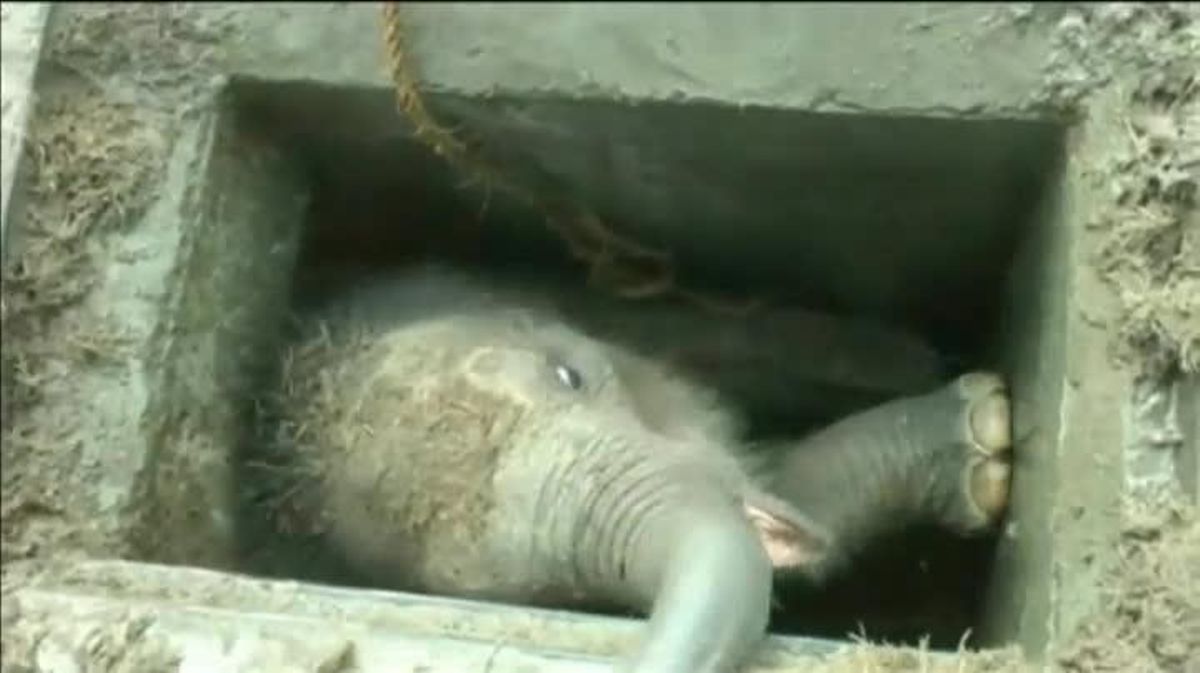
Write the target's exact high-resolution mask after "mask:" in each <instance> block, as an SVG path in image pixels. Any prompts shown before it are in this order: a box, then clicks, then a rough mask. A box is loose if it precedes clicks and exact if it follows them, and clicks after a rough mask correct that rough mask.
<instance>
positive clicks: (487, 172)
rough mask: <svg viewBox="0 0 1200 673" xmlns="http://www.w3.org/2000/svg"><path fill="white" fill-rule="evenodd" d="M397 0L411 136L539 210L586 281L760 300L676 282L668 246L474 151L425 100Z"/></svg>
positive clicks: (386, 11)
mask: <svg viewBox="0 0 1200 673" xmlns="http://www.w3.org/2000/svg"><path fill="white" fill-rule="evenodd" d="M405 36H406V31H405V26H404V20H403V17H402V16H401V12H400V3H398V2H385V3H383V38H384V45H385V47H386V51H387V54H386V55H387V64H388V67H389V70H390V73H391V77H392V82H393V84H394V86H395V90H396V107H397V109H398V110H399V112H400V114H401V115H403V116H404V117H406V118H408V120H409V121H410V122H411V123H412V125H413V128H414V135H415V136H416V138H417V139H418V140H419V141H421V142H423V143H424V144H426V145H427V146H429V147H430V149H432V150H433V152H434V153H436V154H437V155H438V156H440V157H442V158H443V159H445V160H446V161H448V162H449V163H450V164H451V165H452V166H454V167H455V168H456V169H458V170H459V171H461V172H462V173H463V174H464V175H466V176H467V177H468V180H469V181H472V182H475V183H477V184H482V185H484V187H485V188H486V189H487V190H488V193H490V190H491V189H492V188H494V187H498V188H500V189H502V190H503V191H505V192H506V193H508V194H509V195H511V196H513V197H515V198H516V199H518V200H519V201H521V202H522V203H524V204H525V205H526V206H529V207H530V208H532V209H533V210H535V211H537V212H539V213H540V214H541V215H542V217H543V220H544V222H545V224H546V226H547V227H549V228H550V230H551V231H553V232H555V233H556V234H558V235H559V236H560V237H561V238H562V239H563V241H564V242H565V244H566V246H567V250H568V252H569V253H570V254H571V256H572V257H574V258H575V259H577V260H579V261H581V262H583V263H584V264H585V265H586V266H587V268H588V281H589V283H591V284H593V285H599V286H601V287H604V288H607V289H608V290H609V291H611V292H613V293H614V294H616V295H617V296H619V297H623V298H626V299H650V298H654V297H664V296H669V295H677V296H680V297H682V298H683V299H685V300H686V301H689V302H691V303H694V304H696V305H699V306H701V307H702V308H704V309H706V310H711V311H718V312H725V313H739V314H740V313H747V312H749V311H752V310H755V309H757V308H758V307H759V305H760V302H757V301H755V302H745V301H742V302H730V301H728V300H723V299H715V298H713V297H708V296H703V295H700V294H698V293H695V292H691V291H688V290H685V289H683V288H680V287H679V286H677V284H676V282H675V280H676V278H675V266H674V263H673V260H672V258H671V255H670V254H669V253H667V252H663V251H658V250H653V249H650V248H647V247H645V246H643V245H641V244H639V243H637V242H636V241H633V240H632V239H629V238H627V237H625V236H622V235H620V234H618V233H617V232H615V231H613V230H612V229H610V228H609V227H607V226H606V225H605V224H604V223H603V222H602V221H601V219H600V218H599V217H597V216H596V215H595V214H593V213H591V212H588V211H586V210H584V209H582V208H581V207H579V206H576V205H573V204H567V203H562V202H554V201H551V200H544V199H541V198H538V197H537V195H535V194H534V193H533V192H532V191H530V190H528V189H526V188H524V187H523V186H521V185H519V184H517V183H515V182H513V181H511V180H507V179H505V177H504V176H503V175H502V174H501V173H500V172H499V171H498V170H496V169H495V168H494V167H493V166H491V165H490V164H488V162H486V161H485V160H484V159H483V158H482V157H480V156H478V155H475V156H473V155H472V154H471V152H469V150H468V148H467V145H466V143H464V142H463V141H461V140H460V139H459V138H457V137H455V135H454V134H453V133H452V132H451V131H450V130H449V129H447V128H445V127H444V126H442V125H441V124H439V123H438V121H437V120H436V119H434V118H433V115H431V114H430V112H429V109H428V108H427V107H426V105H425V101H424V98H423V97H422V96H421V93H420V91H419V89H418V84H417V80H416V77H415V75H414V73H415V72H416V68H415V67H414V66H413V63H412V60H411V58H410V51H409V49H408V48H407V46H408V45H407V43H406V37H405Z"/></svg>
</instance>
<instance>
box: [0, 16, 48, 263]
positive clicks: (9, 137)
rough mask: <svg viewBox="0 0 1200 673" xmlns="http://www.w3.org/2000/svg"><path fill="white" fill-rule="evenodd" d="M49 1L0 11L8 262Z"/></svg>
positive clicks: (2, 242) (0, 164) (1, 230)
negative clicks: (10, 229)
mask: <svg viewBox="0 0 1200 673" xmlns="http://www.w3.org/2000/svg"><path fill="white" fill-rule="evenodd" d="M49 16H50V4H49V3H46V2H20V3H18V2H6V3H4V5H3V9H0V44H2V45H3V54H4V58H3V59H0V62H2V63H3V68H2V69H0V109H2V110H3V112H2V117H0V139H2V141H0V142H2V144H0V154H2V156H3V160H2V161H0V260H3V259H7V254H8V249H9V247H10V246H9V245H8V229H9V227H8V224H9V220H11V219H12V218H11V217H9V214H10V211H11V212H16V208H15V207H14V206H13V200H12V196H13V194H14V191H19V190H14V186H15V183H16V182H17V181H18V176H19V175H20V173H21V166H22V164H23V162H22V158H23V156H24V146H25V136H26V133H25V132H26V129H27V128H28V126H29V123H30V119H31V117H32V114H31V113H32V110H33V107H34V105H35V104H36V94H35V92H34V79H35V76H36V74H37V69H38V62H39V61H40V59H41V53H42V43H43V41H44V37H45V35H46V25H47V24H48V23H49V21H48V19H49Z"/></svg>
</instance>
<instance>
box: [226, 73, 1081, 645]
mask: <svg viewBox="0 0 1200 673" xmlns="http://www.w3.org/2000/svg"><path fill="white" fill-rule="evenodd" d="M238 94H239V98H240V105H241V108H240V109H241V111H242V112H241V114H243V115H245V116H246V117H247V119H250V120H252V121H253V122H254V123H255V124H257V127H258V128H260V129H265V130H266V131H264V132H266V133H269V134H270V135H271V136H272V137H273V138H274V141H275V142H276V143H277V144H278V145H279V146H280V147H286V148H289V150H288V151H289V152H290V153H291V155H292V156H293V157H294V159H295V161H296V162H298V163H299V164H301V165H302V166H304V168H305V171H306V174H307V179H308V181H309V184H310V185H311V189H312V205H311V210H310V213H309V219H308V221H307V222H306V224H305V227H306V230H305V237H306V241H305V245H304V248H303V252H302V255H301V259H300V261H299V263H298V267H297V275H296V282H295V288H294V293H295V296H294V297H293V301H295V302H299V303H302V302H304V301H306V300H307V299H311V297H313V296H314V295H315V294H318V293H320V292H321V291H322V290H323V289H328V287H330V283H332V282H334V281H333V279H335V278H339V277H345V276H346V274H349V275H350V277H352V276H353V274H354V273H359V272H367V271H376V270H379V269H386V268H388V267H391V266H394V265H397V264H404V263H408V262H411V261H413V260H415V259H418V258H421V257H423V256H428V255H437V256H441V257H445V258H448V259H452V260H454V261H457V262H460V263H466V264H474V265H482V266H492V267H494V268H497V269H503V268H512V267H514V266H520V267H522V268H532V267H537V268H544V269H546V273H547V278H548V279H550V280H549V281H548V282H563V281H564V280H571V279H573V280H574V281H575V282H578V279H579V277H580V274H579V269H578V267H576V266H575V265H574V264H572V263H570V262H569V261H568V260H566V259H565V257H564V255H563V254H562V248H561V245H560V242H559V241H558V240H556V239H555V238H553V237H552V236H550V235H548V234H547V233H546V232H545V230H544V228H543V227H542V226H541V223H540V222H539V220H538V218H537V217H536V216H535V215H534V214H532V213H530V212H528V211H526V210H524V209H523V208H521V207H520V206H519V205H516V204H514V203H512V202H508V201H506V200H505V199H504V198H503V197H502V196H499V195H496V194H489V195H487V196H488V198H487V199H486V203H487V207H486V208H483V207H482V204H483V203H484V202H485V198H484V196H485V195H484V194H483V193H482V192H481V191H480V190H479V189H478V188H475V187H464V186H462V185H461V184H460V183H459V181H458V180H457V179H456V177H455V175H454V173H453V172H452V171H450V170H449V169H448V168H447V167H446V166H445V165H444V164H443V163H442V162H441V161H440V160H439V159H437V158H436V157H434V156H432V155H431V154H430V153H429V152H427V151H425V150H424V149H423V148H422V147H421V146H419V145H418V144H417V143H416V142H415V141H414V140H413V139H412V138H411V136H410V135H409V134H408V132H407V130H406V129H405V127H404V125H403V124H401V123H400V122H399V121H398V120H397V119H396V116H395V113H394V112H393V110H392V109H391V99H390V95H389V94H388V93H387V92H381V91H374V90H331V89H326V88H321V87H315V86H309V85H299V84H297V85H266V84H262V83H257V82H249V83H242V84H241V85H240V88H239V90H238ZM434 107H435V108H436V109H437V110H438V111H439V113H440V114H442V115H443V117H444V119H446V121H447V123H448V124H451V125H455V124H461V125H464V126H465V127H466V128H471V129H472V130H473V131H474V132H476V133H478V134H479V136H480V138H479V139H478V143H479V146H480V147H481V149H482V150H483V151H485V152H488V153H489V154H490V155H492V156H493V157H494V158H496V160H497V161H500V162H501V163H502V164H504V165H505V166H506V167H508V168H509V169H511V170H512V171H513V172H514V174H516V175H519V176H521V177H522V178H523V179H525V180H527V181H528V182H529V183H532V184H539V185H542V186H547V187H548V188H549V187H552V188H556V189H559V190H561V191H563V192H566V193H568V194H569V195H571V196H572V197H574V198H578V199H580V200H584V201H585V202H588V203H591V204H594V205H595V207H596V209H597V210H598V211H599V212H600V213H601V214H602V215H603V216H604V217H605V219H606V220H608V221H613V222H624V223H630V222H635V221H637V222H639V223H644V226H645V232H646V234H647V236H646V238H647V239H649V242H650V243H652V244H661V245H666V246H668V247H671V249H673V250H675V251H676V252H677V256H678V259H679V267H680V270H681V273H683V274H686V277H687V278H688V279H689V280H690V281H692V282H693V283H694V285H695V286H696V287H698V288H700V289H718V290H722V291H729V292H734V293H738V292H748V293H750V294H755V293H766V294H769V295H770V296H772V297H774V298H775V299H776V300H777V301H785V302H790V303H794V304H797V305H801V306H804V307H806V308H811V309H818V310H824V311H828V312H831V313H835V314H842V315H863V316H870V317H872V318H878V319H881V320H885V321H890V322H892V323H894V324H899V325H902V326H904V327H906V328H910V329H912V330H914V331H916V332H918V333H919V334H922V335H923V336H924V337H925V338H926V339H927V340H928V341H929V342H930V343H931V344H932V345H933V346H934V347H935V348H937V349H938V350H939V351H940V352H941V353H942V354H943V355H944V356H945V358H946V360H947V362H949V363H951V366H950V368H949V369H950V370H951V371H950V372H949V373H951V374H952V373H956V372H958V371H962V370H965V369H968V368H976V367H987V366H988V365H989V364H992V363H994V362H997V361H1002V360H1003V358H1001V357H997V356H996V354H995V353H994V349H995V348H996V347H997V346H996V344H997V338H996V331H997V330H999V329H1000V324H1001V323H1000V315H1001V314H1002V309H1003V306H1002V304H1003V302H1004V301H1005V295H1004V292H1003V287H1004V285H1005V283H1006V276H1007V274H1008V273H1009V272H1010V271H1009V268H1010V262H1011V259H1012V256H1013V251H1014V250H1015V248H1016V246H1017V245H1018V241H1019V240H1020V238H1021V237H1022V236H1023V235H1025V232H1026V230H1027V228H1028V226H1029V224H1028V222H1029V221H1030V219H1031V218H1032V216H1033V215H1032V213H1033V212H1034V210H1035V208H1036V204H1037V203H1038V201H1039V199H1041V198H1042V195H1043V192H1044V190H1045V189H1046V185H1047V184H1048V183H1049V178H1048V175H1049V174H1050V173H1051V172H1052V169H1051V167H1052V166H1053V165H1054V164H1055V162H1056V161H1057V157H1058V156H1059V155H1060V153H1061V144H1060V143H1061V129H1059V128H1057V127H1055V126H1053V125H1050V124H1041V123H1034V122H1026V121H1003V120H1001V121H995V120H992V121H980V122H969V121H962V120H933V119H919V118H874V117H869V116H853V115H812V114H808V113H798V112H784V111H778V110H736V111H731V110H727V109H723V108H720V107H719V106H711V105H698V104H692V105H684V104H653V105H651V104H646V105H639V106H637V107H629V106H624V105H620V104H616V103H611V102H604V101H554V100H528V101H525V100H498V99H488V100H470V99H463V98H455V97H449V96H442V97H437V98H435V99H434ZM518 113H519V115H518ZM517 116H519V117H520V119H521V120H524V121H521V122H518V121H517V120H516V117H517ZM529 119H536V120H541V122H542V125H541V126H539V125H538V124H530V123H529V121H528V120H529ZM713 128H719V129H723V133H720V134H715V135H714V134H708V137H707V139H706V134H705V133H702V132H701V131H702V130H703V129H713ZM564 129H565V130H564ZM733 139H736V140H733ZM614 148H617V149H621V150H623V151H624V154H622V153H621V152H617V151H616V150H615V149H614ZM800 149H803V151H800ZM630 156H633V157H634V158H633V159H630ZM630 171H633V172H634V173H635V174H633V175H630V174H629V173H630ZM639 216H641V217H639ZM815 222H822V223H825V226H816V225H815V224H811V225H807V226H801V225H800V224H797V223H815ZM730 223H737V225H738V226H737V227H734V226H733V225H732V224H730ZM735 229H736V231H735ZM684 234H686V235H684ZM798 251H799V252H798ZM734 267H736V268H734ZM731 269H732V270H731ZM277 374H278V372H277V371H275V372H269V373H267V374H264V378H263V381H264V385H265V386H267V387H269V385H270V383H269V382H270V381H271V380H272V377H273V376H277ZM269 407H270V405H269V404H264V403H261V401H260V402H259V403H258V404H253V405H252V404H248V405H247V413H246V422H247V426H248V427H255V428H257V430H256V434H255V433H251V434H248V435H247V440H246V442H245V445H244V446H243V447H242V448H241V465H242V474H241V475H240V486H239V489H240V495H241V507H242V511H241V515H240V526H241V533H240V538H241V539H242V541H243V550H244V557H245V565H246V568H245V569H246V570H248V571H251V572H254V573H258V574H262V575H268V576H276V577H289V578H296V579H303V580H307V581H313V582H321V583H330V584H342V585H350V586H366V583H365V582H364V581H363V580H362V578H360V577H357V576H356V575H355V574H354V573H353V572H352V571H351V570H350V569H349V568H348V566H347V564H346V563H344V562H343V560H342V559H340V558H339V557H338V555H337V554H336V553H334V552H332V551H331V550H330V549H329V548H328V547H327V546H326V545H324V544H323V543H322V541H321V538H320V536H319V535H306V534H290V535H289V534H282V533H281V532H280V530H279V529H278V527H277V526H276V525H273V524H271V523H269V522H268V521H267V518H266V516H265V515H264V514H265V513H266V512H269V511H273V507H274V505H273V504H272V503H274V502H276V501H277V499H278V498H279V497H280V494H281V493H284V492H286V491H287V490H288V489H289V488H291V487H292V484H291V483H290V482H289V481H288V477H287V474H286V469H284V470H280V469H279V466H282V465H286V463H287V455H286V450H283V449H280V447H278V446H277V444H276V443H275V442H274V435H273V433H274V431H275V430H274V428H273V426H272V418H273V416H272V413H271V410H270V408H269ZM828 420H833V419H828ZM783 425H786V424H783ZM783 425H777V426H775V427H771V428H768V429H765V430H764V429H762V428H760V430H764V431H769V432H781V431H785V430H791V431H801V430H805V429H808V428H786V427H783ZM995 547H996V538H995V537H984V538H980V539H974V540H961V539H957V538H953V537H951V536H949V535H947V534H946V533H944V532H941V531H936V530H928V529H924V528H921V529H912V530H908V531H903V532H900V533H897V534H896V535H895V536H893V537H892V538H890V539H888V540H884V541H881V542H880V543H879V544H877V545H876V546H875V547H874V548H873V551H871V552H869V553H868V554H866V555H865V557H864V558H862V559H861V560H860V561H859V562H858V563H857V564H856V565H855V566H854V567H853V568H852V570H851V572H849V573H847V574H845V575H844V576H840V577H837V578H834V580H833V581H832V582H831V583H830V585H829V586H827V587H824V588H821V589H812V588H805V587H800V586H787V587H779V593H778V599H779V604H780V605H779V609H777V610H776V612H775V614H774V615H773V619H772V630H773V631H774V632H776V633H788V634H797V635H810V636H826V637H835V638H841V637H845V636H846V635H847V634H849V633H865V634H866V635H867V636H869V637H871V638H878V639H884V640H887V641H891V642H894V643H905V644H914V645H915V644H918V643H919V642H920V641H921V640H922V639H923V638H924V637H928V638H929V644H930V645H931V646H932V647H935V648H939V649H955V648H957V647H958V646H959V645H960V644H961V643H962V642H963V636H964V633H965V632H967V631H970V630H972V629H973V627H975V625H977V624H978V623H979V622H980V619H981V614H982V611H984V610H985V609H986V605H985V601H984V598H985V595H986V593H987V592H986V587H987V584H988V580H989V576H990V574H991V563H992V559H993V557H994V555H995ZM966 642H967V644H968V645H970V644H974V643H973V641H972V640H971V639H968V640H967V641H966Z"/></svg>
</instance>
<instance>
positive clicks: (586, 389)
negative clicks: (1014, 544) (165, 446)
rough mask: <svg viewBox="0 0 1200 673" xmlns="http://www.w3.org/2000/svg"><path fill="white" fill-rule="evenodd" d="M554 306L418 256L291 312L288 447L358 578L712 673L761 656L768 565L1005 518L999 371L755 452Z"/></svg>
mask: <svg viewBox="0 0 1200 673" xmlns="http://www.w3.org/2000/svg"><path fill="white" fill-rule="evenodd" d="M554 297H555V295H554V294H553V293H540V294H539V292H538V291H537V288H536V287H533V286H531V285H528V284H525V285H519V284H518V285H512V286H508V285H505V284H504V283H503V282H500V281H499V280H497V279H494V278H487V277H483V276H479V275H477V274H475V273H473V272H470V273H469V272H467V271H465V270H462V269H455V268H452V267H448V266H443V265H434V264H425V265H421V266H418V267H415V268H411V269H408V270H403V271H398V272H393V273H390V274H388V275H386V276H381V277H377V278H375V279H372V280H371V281H369V282H365V283H360V284H358V285H356V286H353V287H351V288H348V289H346V290H345V291H342V292H339V293H336V294H335V295H334V296H333V297H331V298H330V299H329V300H328V301H326V302H324V303H323V304H322V305H321V306H319V307H317V308H315V309H313V310H311V311H309V312H308V313H307V314H306V315H305V317H304V323H303V325H304V329H303V331H302V336H301V338H300V339H299V340H298V341H297V342H296V343H294V344H293V345H292V347H291V348H290V349H289V350H288V351H287V355H286V358H285V364H284V378H283V382H282V386H281V388H282V391H281V398H282V400H283V404H282V408H283V410H284V417H285V420H286V423H285V425H286V427H288V428H291V430H290V431H289V435H288V438H287V441H288V444H289V445H290V447H291V450H292V451H293V452H294V455H295V457H296V461H297V464H298V465H299V466H300V467H301V469H300V471H301V472H302V473H303V474H305V475H307V479H308V482H309V483H310V484H311V489H310V490H311V492H312V493H313V494H314V495H313V502H315V503H316V504H315V505H314V506H313V508H312V510H311V516H312V518H313V520H314V521H315V522H316V524H315V525H317V526H318V527H319V529H320V530H321V531H323V535H324V536H325V538H326V540H327V541H328V542H329V544H331V545H333V546H335V547H336V548H337V549H338V550H339V553H341V554H342V555H343V556H344V557H345V558H346V559H347V560H348V561H349V562H350V563H351V564H352V565H353V566H354V568H355V569H356V570H358V571H359V572H360V573H362V574H363V575H364V576H365V577H368V578H369V579H370V581H371V582H372V583H374V584H376V585H378V586H380V587H385V588H391V589H396V590H407V591H421V592H426V593H434V594H441V595H448V596H458V597H466V598H475V599H481V600H492V601H503V602H510V603H519V604H526V605H537V606H550V607H559V608H585V607H587V606H591V605H597V604H605V605H614V606H618V607H623V608H626V609H630V610H635V611H638V612H641V613H644V614H647V615H648V618H649V619H648V624H647V627H646V631H645V633H644V637H643V638H642V639H641V640H640V644H639V646H638V647H637V648H636V649H635V651H633V652H630V653H629V654H628V656H627V657H626V658H625V659H624V660H623V661H621V662H619V663H618V666H619V670H622V671H628V672H635V673H727V672H730V671H734V670H737V668H738V667H739V666H741V665H743V664H745V663H746V662H748V661H750V660H751V659H752V658H753V656H754V654H755V652H756V650H757V648H758V647H759V646H760V644H761V643H762V641H763V639H764V635H765V633H766V630H767V622H768V615H769V612H770V603H771V593H772V586H773V581H774V580H775V578H776V577H777V576H778V575H790V576H794V577H800V578H804V579H807V580H809V581H813V582H820V581H821V580H822V578H823V577H825V576H827V575H828V573H829V572H830V570H831V569H833V568H837V567H838V566H839V565H841V564H844V563H846V562H847V561H848V560H850V559H852V558H853V555H854V552H855V551H857V550H859V549H861V548H862V547H863V546H864V545H865V544H866V543H867V542H869V541H870V540H871V539H872V538H873V537H874V536H877V535H879V534H880V533H882V532H886V531H889V530H895V529H897V528H898V527H899V526H903V525H905V524H906V523H910V522H913V521H916V520H932V521H935V522H938V523H941V524H943V525H945V526H946V527H947V528H949V529H950V530H952V531H955V532H957V533H959V534H963V535H972V534H975V533H977V532H980V531H983V530H987V529H988V528H990V527H992V526H994V525H995V523H996V521H997V520H998V519H999V518H1000V517H1001V516H1002V515H1003V511H1004V508H1005V505H1006V500H1007V493H1008V483H1009V474H1010V460H1009V446H1010V443H1011V442H1010V436H1009V417H1008V416H1009V407H1008V398H1007V396H1006V392H1005V388H1004V385H1003V383H1002V381H1001V379H1000V377H998V376H997V375H995V374H992V373H987V372H972V373H968V374H965V375H962V376H959V377H958V378H956V379H954V380H953V381H951V382H949V383H940V382H939V383H937V384H935V385H934V386H932V387H931V388H930V389H929V390H928V391H924V392H921V393H916V394H909V395H902V396H898V397H896V398H894V399H891V400H890V401H887V402H883V403H881V404H877V405H874V406H871V407H870V408H868V409H867V410H865V411H860V412H857V413H852V414H850V415H848V416H846V417H844V418H843V420H841V421H839V422H837V423H834V424H832V425H830V426H829V427H826V428H823V429H821V430H818V431H817V432H815V433H811V434H809V435H807V436H804V437H800V438H796V439H794V440H786V441H784V440H773V441H772V442H771V443H770V445H769V446H761V445H758V446H751V445H750V442H748V441H747V439H746V435H745V433H744V428H743V425H744V423H743V422H742V421H741V420H740V417H739V413H738V412H737V410H736V409H735V408H734V407H733V405H731V404H729V403H727V402H726V401H725V400H724V399H722V397H721V396H720V395H719V394H718V393H716V392H714V390H713V389H711V388H710V387H708V386H706V385H705V384H704V383H702V382H700V381H698V380H697V379H696V377H694V376H689V374H688V372H687V371H685V370H683V369H681V368H679V367H673V366H671V364H670V363H669V362H667V361H666V360H664V359H663V358H657V357H652V356H649V355H647V354H646V352H638V351H637V350H636V349H633V348H628V347H626V346H625V345H620V344H618V343H616V342H615V341H614V340H612V339H608V338H605V337H603V336H598V334H597V332H596V331H595V330H592V331H589V330H588V329H586V326H585V325H583V324H582V323H581V322H580V321H578V320H571V319H568V318H567V317H566V316H567V315H569V314H570V313H571V311H570V310H569V309H570V307H569V306H568V305H565V304H564V303H563V302H562V301H561V299H555V298H554ZM812 357H815V358H819V357H821V354H813V355H812Z"/></svg>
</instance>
